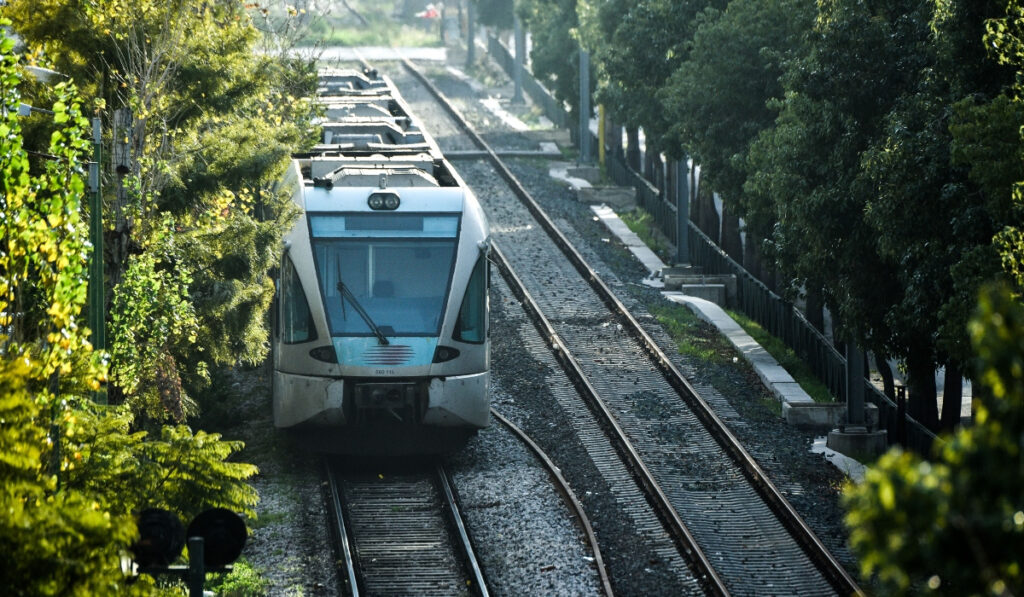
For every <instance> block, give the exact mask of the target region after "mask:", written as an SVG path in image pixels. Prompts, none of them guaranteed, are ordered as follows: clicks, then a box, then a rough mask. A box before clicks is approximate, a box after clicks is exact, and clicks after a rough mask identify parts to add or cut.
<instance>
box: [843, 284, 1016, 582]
mask: <svg viewBox="0 0 1024 597" xmlns="http://www.w3.org/2000/svg"><path fill="white" fill-rule="evenodd" d="M971 344H972V347H973V349H974V351H975V354H976V355H977V370H976V373H975V379H976V380H977V381H978V382H979V386H980V387H979V389H980V390H981V391H980V392H979V393H978V396H979V398H978V399H977V400H976V401H975V423H974V425H973V426H971V427H968V428H965V429H960V430H959V431H957V432H956V433H955V434H954V435H953V436H951V437H949V438H948V441H946V442H945V443H943V444H937V445H939V446H940V447H939V448H938V451H937V454H935V457H934V461H932V462H928V461H925V460H922V459H920V458H919V457H916V456H913V455H911V454H907V453H904V452H902V451H900V450H898V449H896V450H891V451H890V452H889V453H888V454H886V455H885V456H883V457H882V458H881V459H880V460H879V461H878V463H877V464H876V465H875V466H873V467H871V468H870V469H869V470H868V472H867V474H866V475H865V479H864V483H862V484H860V485H854V484H848V485H847V486H846V487H845V489H844V503H845V505H846V507H847V509H848V513H847V515H846V523H847V525H848V526H849V527H850V544H851V547H852V548H853V550H854V552H855V553H856V554H857V555H858V557H859V559H860V566H861V571H862V572H863V574H864V575H865V576H873V577H875V578H877V580H878V581H879V583H880V585H881V588H882V589H883V590H884V591H885V592H886V593H892V594H907V593H909V592H915V593H917V592H929V593H934V594H936V595H982V594H992V595H1019V594H1021V592H1022V591H1024V565H1022V564H1024V562H1022V557H1024V556H1022V554H1024V467H1022V466H1021V462H1022V459H1024V454H1022V452H1021V450H1022V447H1024V446H1022V444H1021V437H1024V306H1022V304H1021V302H1020V297H1019V296H1014V295H1012V294H1011V293H1010V292H1009V291H1008V290H1007V289H1006V288H1005V287H1004V288H1002V289H1001V290H994V289H989V290H987V291H986V292H985V293H984V294H983V295H982V298H981V301H980V305H979V307H978V310H977V312H976V313H975V316H974V318H973V320H972V321H971Z"/></svg>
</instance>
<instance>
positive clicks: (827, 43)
mask: <svg viewBox="0 0 1024 597" xmlns="http://www.w3.org/2000/svg"><path fill="white" fill-rule="evenodd" d="M931 16H932V13H931V9H930V7H929V6H928V5H922V4H920V3H913V2H911V3H905V2H900V1H889V2H884V3H881V4H879V3H873V4H871V5H868V4H867V3H864V2H861V1H859V0H837V1H835V2H829V3H824V4H819V11H818V16H817V19H816V23H815V26H814V29H813V31H812V32H811V36H810V38H809V40H810V41H809V45H808V51H807V53H806V54H805V55H804V56H802V57H801V58H799V59H797V60H794V61H792V62H790V63H789V65H788V68H787V72H786V74H785V76H784V85H785V88H786V93H785V96H784V99H783V100H782V101H781V102H780V103H779V107H780V112H779V116H778V118H777V120H776V124H775V126H774V127H773V128H771V129H769V130H766V131H764V132H762V133H761V135H759V138H758V139H757V141H755V142H754V144H753V145H752V146H751V150H750V154H749V158H748V159H749V168H750V172H751V174H750V175H749V176H748V179H747V182H746V186H745V187H744V188H745V191H746V192H747V193H748V194H747V199H748V201H749V202H750V207H748V211H747V213H748V214H753V215H755V216H761V217H762V218H763V219H762V222H761V223H760V224H756V225H759V226H761V227H762V228H767V227H768V226H771V227H772V228H771V230H772V234H771V237H770V239H769V241H768V243H767V244H766V249H767V251H768V253H769V255H771V256H773V257H774V259H775V261H776V263H777V264H778V265H779V267H780V269H781V270H782V271H783V272H784V273H785V274H787V275H788V276H790V278H791V280H792V281H791V284H792V287H793V289H794V290H795V289H797V288H801V287H805V288H808V289H813V288H821V289H823V291H824V297H825V303H826V305H827V306H828V307H829V309H830V311H831V312H832V313H833V315H834V316H835V317H836V318H837V319H838V320H839V321H840V322H842V324H843V327H844V330H843V335H844V336H845V337H847V338H851V339H854V340H856V341H857V342H858V344H860V345H861V346H863V347H865V348H867V349H868V350H871V351H872V352H874V353H875V354H876V355H892V354H899V355H902V356H904V358H905V361H906V363H907V366H908V369H909V371H910V373H911V375H910V379H911V405H910V406H911V412H912V414H914V415H915V416H916V417H917V418H918V419H919V420H922V422H924V423H926V424H928V425H931V426H934V425H935V424H936V421H937V412H936V407H935V383H934V370H935V361H936V354H935V345H934V339H933V338H931V337H930V334H931V331H929V332H927V334H926V335H924V336H915V337H910V336H909V334H908V335H906V336H904V337H902V338H901V337H899V335H898V332H903V331H905V330H897V329H895V327H894V326H895V325H896V323H897V322H895V321H893V319H892V318H891V313H890V310H891V308H892V306H893V305H894V304H898V303H899V302H900V301H901V300H902V297H903V296H904V292H905V288H904V286H903V283H904V282H905V279H901V278H900V274H901V263H900V261H899V260H898V259H892V258H890V257H887V256H886V255H883V254H882V253H880V252H879V250H878V248H877V246H876V242H877V239H876V236H877V231H876V230H875V229H874V227H873V226H872V225H871V223H870V222H869V221H868V220H867V219H866V217H865V213H866V206H867V203H868V201H869V200H870V198H872V197H873V195H874V193H875V192H876V185H875V183H874V182H873V181H872V179H871V177H870V175H868V174H867V173H866V172H865V170H864V168H863V161H862V160H863V156H864V152H865V151H867V150H868V149H869V148H871V147H872V144H874V143H877V142H879V140H880V139H884V138H885V129H884V123H885V118H886V116H887V115H888V114H889V113H890V112H891V111H892V110H893V108H894V106H896V104H897V102H898V101H899V100H900V98H901V97H903V96H904V94H906V93H908V92H909V91H911V90H912V89H913V88H914V86H915V85H916V83H917V81H918V80H919V79H918V77H919V75H920V73H921V72H923V71H924V70H925V69H926V68H927V67H928V66H930V65H931V64H932V62H930V61H931V60H932V57H933V55H934V54H933V52H932V51H931V49H930V48H929V46H928V42H929V39H930V36H931V28H930V22H931ZM762 214H763V215H762ZM754 219H755V222H756V218H754ZM917 329H920V328H917Z"/></svg>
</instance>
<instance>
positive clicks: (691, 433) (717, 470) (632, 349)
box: [404, 61, 860, 595]
mask: <svg viewBox="0 0 1024 597" xmlns="http://www.w3.org/2000/svg"><path fill="white" fill-rule="evenodd" d="M404 67H405V69H406V70H407V71H408V72H410V73H412V75H413V76H414V77H415V78H416V79H417V80H418V81H419V82H420V84H421V85H423V86H424V87H425V88H427V89H428V90H430V91H431V92H432V93H433V94H434V95H435V97H436V98H437V101H439V102H441V103H442V104H443V105H445V110H446V111H447V112H448V113H449V115H450V117H451V118H452V119H453V120H454V121H455V122H457V123H459V126H460V127H461V128H462V129H463V131H464V132H465V134H466V135H467V136H469V137H470V138H471V139H472V140H473V143H474V144H475V145H476V146H477V147H478V148H479V149H480V150H481V151H484V152H485V153H486V154H487V155H488V160H487V162H488V165H487V166H482V165H481V166H474V167H473V168H475V169H479V170H480V172H484V171H485V170H487V169H488V168H489V169H491V171H492V172H493V173H494V174H497V175H498V176H500V177H501V179H503V180H504V181H505V182H506V184H507V185H508V189H509V190H508V191H507V192H505V193H487V194H483V193H480V192H478V193H477V195H478V197H480V198H481V200H482V203H483V204H484V206H485V209H486V210H487V211H488V213H489V216H490V217H491V220H492V222H493V225H494V228H495V234H494V236H495V244H496V246H498V247H499V249H498V251H496V254H497V255H498V261H499V266H500V267H501V269H502V271H503V276H504V277H505V279H506V281H507V283H508V285H509V287H510V288H512V292H513V293H515V295H516V296H517V298H519V300H521V301H523V303H524V304H525V305H526V306H527V310H528V311H530V312H532V313H533V314H534V315H533V317H534V320H535V325H536V326H537V327H538V329H539V330H540V332H541V334H542V335H543V336H544V337H545V338H546V339H547V341H548V343H549V345H550V346H551V348H552V349H553V350H554V353H555V355H557V357H558V359H559V361H560V363H561V364H562V365H563V367H565V368H566V370H567V371H568V375H569V376H570V378H571V379H573V383H574V384H575V385H576V387H577V390H578V391H579V392H580V394H581V395H583V396H585V397H586V399H587V400H588V403H589V404H590V408H591V410H592V411H593V412H594V413H595V417H596V418H597V419H599V420H600V421H601V425H602V426H603V427H604V429H605V431H606V433H608V435H609V437H612V438H614V439H613V441H614V442H615V444H616V446H617V447H616V451H617V452H618V454H619V456H620V457H621V458H622V459H623V460H624V461H625V462H626V463H627V466H628V468H629V470H630V474H631V475H632V477H633V479H634V480H635V482H636V483H637V484H638V485H639V486H640V487H642V488H643V489H644V490H645V492H646V493H647V498H646V499H647V500H648V501H649V502H650V503H651V504H652V505H653V507H654V509H655V511H656V512H657V513H658V516H659V518H660V519H661V521H662V523H663V524H664V525H665V528H666V529H667V530H668V532H669V533H670V534H671V536H672V537H673V541H674V542H675V544H676V545H677V546H678V548H679V550H680V552H681V553H682V554H683V556H684V557H685V558H686V561H687V562H688V564H689V566H690V568H691V570H692V571H693V574H694V577H695V578H696V579H697V580H698V581H699V582H700V584H701V586H702V588H703V589H704V590H705V591H706V592H708V593H712V594H750V595H754V594H758V595H759V594H766V593H774V594H841V595H847V594H856V593H860V589H859V587H858V586H857V585H856V583H855V582H854V581H853V579H852V578H851V577H850V576H849V575H848V573H847V572H846V571H845V570H844V569H843V567H842V566H841V565H840V564H839V563H838V562H837V561H836V559H835V558H834V557H833V556H832V555H831V554H830V553H829V552H828V550H827V549H826V548H825V547H824V545H823V544H822V543H821V541H820V540H818V538H817V537H816V536H815V535H814V533H813V532H812V531H811V529H810V528H809V527H808V526H807V525H806V523H804V522H803V520H801V519H800V517H799V516H798V515H797V514H796V512H795V510H794V509H793V508H792V506H791V505H790V504H789V503H788V501H787V500H786V499H785V498H784V496H783V495H782V494H781V492H779V490H778V489H777V488H776V487H775V485H774V484H773V483H772V482H771V480H770V479H768V477H767V475H766V474H765V473H764V472H763V470H761V467H760V466H759V465H758V464H757V462H756V461H755V460H754V459H753V458H752V457H751V456H750V455H749V454H748V453H747V451H746V450H745V449H744V447H743V446H742V445H741V444H740V442H739V441H738V440H737V439H736V437H735V436H734V435H733V434H732V433H731V432H730V430H729V429H728V427H727V426H726V425H725V424H724V423H723V422H722V420H721V419H720V418H719V416H718V415H717V414H716V413H715V411H714V410H713V409H712V408H711V407H710V406H709V404H708V402H707V401H706V400H705V399H704V398H703V397H702V396H701V395H700V394H699V393H698V392H697V390H696V389H694V387H693V386H692V385H691V384H690V383H689V382H688V381H687V380H686V378H685V377H684V376H683V375H682V373H681V372H680V371H679V370H678V369H677V368H676V366H675V365H674V364H673V362H672V360H671V359H670V358H669V357H668V356H667V355H666V354H665V353H664V352H663V351H662V350H661V348H660V347H659V346H658V344H657V343H656V342H655V341H654V340H653V339H652V338H651V336H650V335H649V334H648V333H647V331H645V329H644V327H643V326H642V325H640V323H639V322H638V320H637V318H636V317H635V316H634V315H632V314H631V313H630V312H629V310H628V309H626V307H625V306H624V305H623V303H622V302H621V301H620V300H619V299H618V298H617V297H616V295H615V293H614V292H612V290H611V289H610V287H609V285H608V284H606V283H605V282H604V281H603V280H602V279H601V277H600V276H598V274H597V273H596V272H595V271H594V270H593V269H592V268H591V267H590V266H589V265H588V264H587V262H586V261H585V260H584V258H583V257H582V255H581V254H580V253H579V251H578V250H577V249H575V248H574V247H573V245H572V243H570V242H569V240H568V239H567V238H566V237H565V235H564V234H563V233H562V232H561V231H560V230H559V228H558V227H557V226H556V225H555V224H554V222H553V221H552V220H551V218H549V217H548V216H547V215H546V214H545V213H544V211H543V209H541V208H540V206H539V205H538V204H537V202H536V201H535V200H534V199H533V198H532V197H530V195H529V193H528V192H527V191H526V189H525V188H523V186H522V185H521V184H519V182H518V181H517V180H516V179H515V177H514V176H513V175H512V173H511V171H510V170H509V169H508V168H507V167H506V166H505V165H504V164H503V163H502V161H501V160H500V159H499V158H498V157H497V155H496V154H495V153H494V151H493V150H491V149H490V148H489V147H488V146H487V144H486V143H484V141H483V140H482V138H480V136H479V135H477V134H476V133H475V132H473V131H472V129H471V128H470V127H469V125H468V124H467V123H465V121H464V120H463V119H462V117H461V116H460V115H459V113H458V112H457V110H455V109H454V108H453V107H452V106H451V104H450V103H449V102H447V100H446V99H445V98H444V97H443V96H442V95H441V94H440V92H438V91H437V89H436V87H434V85H433V84H432V83H431V82H430V81H429V80H428V79H427V78H426V77H425V76H424V75H422V73H420V72H419V71H418V70H417V69H416V68H415V66H414V65H412V64H411V63H409V62H408V61H405V63H404ZM464 176H465V178H467V181H468V182H469V183H470V184H471V185H473V184H474V181H475V180H478V178H477V177H475V176H472V175H467V174H466V173H465V171H464ZM483 177H485V176H483ZM512 197H514V198H515V204H513V201H510V200H509V199H510V198H512ZM541 236H544V237H545V238H541ZM527 237H529V238H527ZM544 246H547V247H549V248H547V249H544V250H543V255H544V256H543V257H539V256H538V254H537V252H538V247H544ZM506 251H507V254H506ZM555 255H559V256H560V257H558V258H557V259H556V258H555V257H554V256H555ZM556 261H557V263H555V262H556ZM552 280H557V281H558V283H557V284H552V283H551V281H552ZM535 295H536V296H535ZM544 314H548V315H544ZM620 330H621V331H620ZM651 409H658V410H659V411H660V412H659V416H658V417H657V418H651V417H647V416H646V415H645V411H648V410H651Z"/></svg>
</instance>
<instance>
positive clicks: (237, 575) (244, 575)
mask: <svg viewBox="0 0 1024 597" xmlns="http://www.w3.org/2000/svg"><path fill="white" fill-rule="evenodd" d="M205 584H206V587H205V588H206V589H207V590H209V591H211V592H213V594H215V595H224V596H228V597H254V596H256V595H266V593H267V581H266V579H264V578H263V577H262V576H261V575H260V573H259V570H257V569H256V568H253V567H252V565H250V564H249V562H248V561H246V560H245V558H241V559H239V560H238V561H237V562H235V563H234V564H233V565H232V570H231V572H229V573H227V574H208V575H206V583H205Z"/></svg>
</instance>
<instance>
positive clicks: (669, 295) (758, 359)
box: [590, 205, 878, 479]
mask: <svg viewBox="0 0 1024 597" xmlns="http://www.w3.org/2000/svg"><path fill="white" fill-rule="evenodd" d="M590 209H591V211H593V212H594V214H595V219H597V220H600V221H601V223H603V224H604V225H605V227H607V228H608V230H609V231H610V232H611V233H612V234H614V235H615V236H616V237H617V238H618V239H619V241H620V242H622V244H623V245H625V247H626V248H627V249H629V251H630V252H631V253H633V255H634V256H636V258H637V259H638V260H640V263H642V264H643V265H644V267H646V268H647V271H648V272H650V275H649V276H648V277H647V278H646V279H645V280H644V281H643V283H644V284H646V285H649V286H653V287H657V288H663V287H664V284H663V283H662V281H661V280H660V279H659V278H660V275H661V270H662V269H664V268H665V263H664V262H663V261H662V260H661V258H659V257H658V256H657V254H655V253H654V251H652V250H651V249H650V247H648V246H647V245H645V244H644V243H643V241H641V240H640V238H639V237H638V236H637V235H636V234H634V233H633V231H632V230H630V229H629V227H628V226H626V224H625V222H623V221H622V220H621V219H620V218H619V217H618V215H617V214H616V213H615V212H614V210H612V209H611V208H610V207H608V206H606V205H595V206H591V208H590ZM661 294H662V296H664V297H665V298H666V299H668V300H670V301H672V302H674V303H677V304H682V305H685V306H686V307H687V308H688V309H690V310H691V311H693V312H694V313H695V314H696V315H697V316H698V317H700V318H701V319H703V320H704V321H707V322H709V323H710V324H711V325H713V326H715V327H716V328H718V330H719V331H720V332H721V333H722V334H724V335H725V336H726V337H727V338H728V339H729V342H731V343H732V345H733V346H735V347H736V349H737V350H739V352H740V354H742V355H743V358H744V359H746V360H747V362H749V363H750V365H751V366H752V367H753V368H754V371H755V372H756V373H757V376H758V378H760V379H761V383H763V384H764V386H765V388H767V389H768V391H769V392H771V394H772V395H773V396H775V397H776V398H777V399H778V400H779V402H780V403H781V404H782V418H783V419H784V420H785V421H786V423H787V424H789V425H793V426H796V427H800V428H804V429H812V430H815V431H819V432H827V431H829V430H830V429H834V428H836V427H838V426H839V424H840V423H841V422H842V419H843V417H844V416H845V413H846V405H845V404H819V403H816V402H814V399H813V398H811V397H810V395H808V394H807V392H805V391H804V390H803V388H801V387H800V384H798V383H797V382H796V380H794V379H793V376H791V375H790V374H789V372H788V371H786V370H785V369H784V368H783V367H782V366H781V365H779V363H778V361H776V360H775V358H774V357H773V356H771V355H770V354H769V353H768V351H766V350H765V349H764V348H763V347H762V346H761V345H760V344H758V343H757V341H755V340H754V339H753V338H752V337H751V336H750V335H749V334H747V333H746V331H744V330H743V328H742V327H740V325H739V324H738V323H736V321H735V320H734V319H733V318H732V317H730V316H729V314H728V313H726V312H725V311H724V310H723V309H722V308H721V307H719V306H718V305H716V304H715V303H713V302H711V301H708V300H705V299H702V298H698V297H694V296H688V295H685V294H683V293H682V292H679V291H665V290H663V291H662V293H661ZM873 406H874V405H868V408H867V410H868V412H867V413H865V414H866V415H867V418H868V420H869V422H870V420H871V419H872V415H873V417H874V420H875V421H877V420H878V414H877V408H875V409H872V408H871V407H873ZM872 410H873V411H874V412H872ZM821 439H822V442H818V443H823V441H824V438H821ZM814 451H816V452H821V453H823V454H825V457H826V459H827V460H828V461H829V462H831V463H832V464H833V465H835V466H837V467H838V468H839V469H840V470H842V471H843V472H845V473H846V474H848V475H850V476H851V477H852V478H854V479H858V478H862V477H863V470H864V466H863V465H862V464H860V463H859V462H857V461H856V460H853V459H852V458H848V457H845V456H843V455H842V454H839V453H837V452H835V451H833V450H830V449H827V448H825V447H824V445H822V446H818V445H817V444H816V445H815V449H814Z"/></svg>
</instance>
